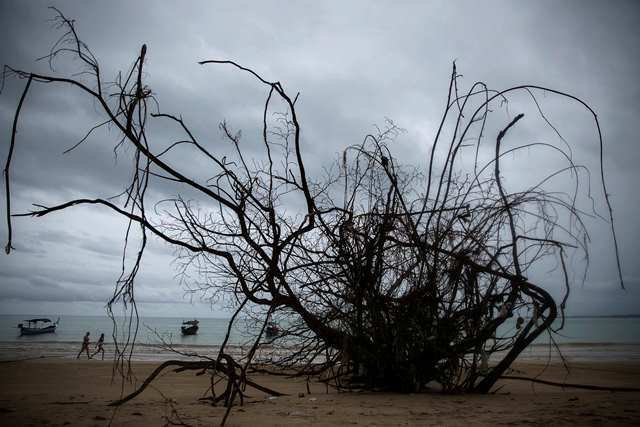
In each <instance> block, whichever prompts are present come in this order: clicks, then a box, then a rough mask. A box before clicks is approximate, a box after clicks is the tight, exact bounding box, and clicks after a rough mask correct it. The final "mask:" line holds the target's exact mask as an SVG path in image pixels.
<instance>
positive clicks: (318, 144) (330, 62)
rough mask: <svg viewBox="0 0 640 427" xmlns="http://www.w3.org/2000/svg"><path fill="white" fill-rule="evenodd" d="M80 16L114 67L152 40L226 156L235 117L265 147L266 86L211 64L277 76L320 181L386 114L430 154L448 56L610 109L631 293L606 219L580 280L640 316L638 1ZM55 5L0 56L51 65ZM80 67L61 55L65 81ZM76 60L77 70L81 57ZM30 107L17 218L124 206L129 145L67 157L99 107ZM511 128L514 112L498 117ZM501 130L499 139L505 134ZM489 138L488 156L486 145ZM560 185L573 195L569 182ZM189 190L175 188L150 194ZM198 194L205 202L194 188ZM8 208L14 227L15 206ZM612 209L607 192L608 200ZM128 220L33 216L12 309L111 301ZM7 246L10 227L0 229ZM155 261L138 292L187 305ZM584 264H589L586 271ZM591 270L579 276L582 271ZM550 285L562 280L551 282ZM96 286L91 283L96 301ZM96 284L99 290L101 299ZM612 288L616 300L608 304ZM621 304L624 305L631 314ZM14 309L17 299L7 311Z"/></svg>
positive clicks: (510, 169)
mask: <svg viewBox="0 0 640 427" xmlns="http://www.w3.org/2000/svg"><path fill="white" fill-rule="evenodd" d="M54 5H56V6H58V7H60V8H61V9H62V10H63V11H64V12H65V13H66V14H68V15H69V16H70V17H73V18H74V19H76V21H77V27H78V30H79V31H80V34H81V35H82V37H83V39H84V40H85V41H86V42H87V44H88V45H89V46H90V47H91V48H92V50H93V51H94V53H95V54H96V56H97V57H98V58H99V60H100V62H101V65H102V67H103V72H104V73H105V75H107V76H115V73H116V72H117V71H118V70H122V69H125V68H127V67H128V66H129V65H130V64H131V63H132V61H133V59H134V58H135V56H136V54H137V52H138V50H139V48H140V46H141V45H142V43H147V44H148V46H149V53H148V58H149V59H148V64H147V73H148V74H147V79H148V82H149V84H150V86H151V87H152V89H153V90H154V93H155V94H156V95H157V97H158V99H159V101H160V105H161V108H162V109H163V111H166V112H170V113H179V114H182V115H183V116H184V118H185V120H186V121H187V122H188V123H189V124H190V125H191V127H192V129H193V130H194V132H195V133H196V135H198V136H199V137H200V138H202V139H203V141H205V142H206V144H207V145H208V146H209V147H214V149H215V150H216V152H224V151H225V150H229V149H230V147H229V146H228V144H226V145H225V144H222V143H221V137H220V132H219V131H218V129H217V124H218V123H219V122H220V121H221V120H223V119H227V120H229V122H230V123H231V124H232V125H233V126H234V127H235V128H237V129H242V130H243V135H244V138H243V144H244V145H243V147H246V149H247V151H248V152H250V153H254V154H255V155H259V154H258V153H259V150H260V147H259V146H258V145H257V144H255V141H257V139H258V138H259V132H260V128H259V126H260V120H261V118H260V116H261V114H262V110H261V108H262V102H263V100H264V96H265V95H266V93H265V90H264V88H263V87H261V86H260V85H259V84H257V83H256V82H255V81H254V80H252V79H251V78H250V77H248V76H246V75H243V74H239V73H236V72H234V71H233V70H231V69H230V68H228V67H218V66H207V67H202V66H199V65H197V64H196V62H197V61H198V60H201V59H210V58H218V59H219V58H224V59H233V60H237V61H238V62H240V63H243V64H246V65H249V66H251V67H253V68H254V69H256V70H258V71H260V72H261V73H262V74H263V75H264V76H265V77H266V78H268V79H273V80H279V81H281V82H282V83H283V85H284V86H285V88H286V89H287V90H288V91H289V92H292V93H296V92H297V91H300V92H301V95H300V100H299V103H298V108H299V115H300V120H301V122H302V125H303V140H304V143H305V146H304V154H305V156H306V158H307V159H308V163H309V168H310V171H311V173H312V174H314V176H320V172H321V167H322V166H326V165H327V164H328V163H329V162H331V160H332V159H335V157H336V155H337V153H339V152H340V151H341V150H342V149H343V148H344V147H345V146H347V145H349V144H353V143H357V142H359V141H360V140H361V138H362V137H363V136H364V135H365V134H366V133H368V132H371V131H372V129H373V125H374V124H381V123H382V122H383V121H384V118H385V117H390V118H392V119H394V121H396V122H397V123H398V124H399V125H400V126H402V127H403V128H405V129H406V133H404V134H402V135H401V136H399V138H398V140H397V141H396V142H395V143H394V146H393V150H394V153H395V155H397V156H398V157H399V159H400V160H401V161H403V162H407V163H409V162H411V163H414V164H415V163H417V164H418V165H420V164H422V165H423V164H424V163H425V162H426V155H427V153H428V150H429V148H430V146H431V143H432V141H433V137H434V134H435V127H436V124H437V121H438V120H439V118H440V114H441V111H442V108H443V104H444V102H445V99H446V89H447V86H446V85H447V84H448V78H449V75H450V71H451V63H452V61H453V60H454V59H455V60H457V64H458V68H459V71H460V72H461V73H462V74H463V75H464V78H463V79H462V82H463V84H465V85H466V87H470V86H471V84H472V83H473V82H474V81H476V80H483V81H486V82H487V83H488V84H489V85H490V86H491V87H494V88H505V87H508V86H510V85H514V84H520V83H524V82H527V83H536V84H541V85H544V86H549V87H553V88H557V89H560V90H563V91H566V92H570V93H572V94H575V95H577V96H580V97H582V98H584V99H585V100H586V101H588V102H589V103H590V104H591V105H592V106H594V108H595V109H596V110H597V112H598V114H599V117H600V120H601V125H602V129H603V132H604V136H605V143H606V159H605V165H606V167H607V170H608V179H609V192H610V193H611V194H612V198H613V202H614V208H615V213H616V219H617V225H618V229H619V234H620V245H621V249H622V254H623V262H624V264H623V268H624V273H625V276H626V277H627V279H628V286H629V291H628V292H627V293H622V292H619V293H618V291H617V289H616V288H615V286H610V284H611V283H613V280H614V279H615V268H614V267H615V264H614V262H613V257H612V246H611V239H610V236H609V234H608V225H607V224H606V223H604V222H602V221H600V222H595V221H594V222H591V221H590V224H591V225H592V247H591V249H592V257H591V264H592V269H591V272H590V275H589V277H588V281H587V284H586V285H585V287H584V288H581V287H579V286H577V287H576V289H575V290H574V293H573V294H572V300H571V301H572V302H575V304H574V306H573V307H574V309H573V310H574V312H576V313H584V312H588V313H595V312H607V313H609V312H611V311H614V312H615V311H616V310H618V311H620V312H622V311H624V312H631V311H633V312H640V301H639V300H638V297H637V291H636V289H637V288H638V286H639V285H638V281H637V278H638V277H640V266H638V265H636V264H637V263H635V262H634V261H635V259H634V256H635V255H634V254H635V242H636V241H637V240H638V239H640V226H639V225H638V224H639V223H638V221H637V213H638V212H639V211H640V200H639V199H640V198H639V197H638V196H637V191H636V189H635V187H634V185H633V183H635V182H638V181H639V178H640V173H639V172H638V163H639V162H640V149H638V141H637V139H638V133H639V132H638V124H637V123H638V121H637V117H638V116H639V115H640V84H639V83H638V82H637V80H636V76H637V75H640V59H639V58H640V32H639V31H638V28H640V22H639V21H640V6H639V5H638V3H636V2H632V1H629V2H622V1H619V2H616V3H615V4H614V5H608V4H604V3H602V2H595V1H566V2H560V3H559V2H555V1H550V0H549V1H539V2H528V3H516V2H508V1H489V2H471V1H469V2H455V3H453V2H446V1H430V2H402V3H401V4H398V3H395V2H393V3H392V2H384V1H380V2H368V1H362V2H348V3H346V4H343V3H339V2H315V3H312V2H293V1H292V2H215V3H212V2H204V1H202V2H190V3H189V6H188V7H186V6H184V5H169V4H166V3H160V2H152V1H148V2H133V3H131V2H124V1H116V2H99V3H93V4H88V3H86V2H82V1H72V2H54ZM51 16H52V12H51V11H49V10H47V9H46V7H44V6H42V5H41V4H38V3H34V2H21V1H17V0H11V1H5V2H2V3H1V4H0V28H1V30H0V31H1V33H0V35H1V36H2V39H3V40H4V42H3V44H2V45H1V46H0V62H2V63H7V64H10V65H12V66H15V67H18V68H25V69H34V68H35V69H36V70H40V71H46V70H47V64H46V63H43V62H39V63H34V62H33V60H34V59H35V58H37V57H40V56H42V55H44V54H46V53H47V51H48V49H49V47H50V46H51V44H52V42H53V41H55V39H56V37H57V36H58V35H59V33H57V32H56V30H55V29H53V28H52V27H51V25H50V24H49V23H47V19H49V18H50V17H51ZM70 65H71V66H73V65H74V64H67V63H65V62H64V61H61V62H60V66H59V68H58V71H59V72H63V71H65V70H67V69H68V68H69V66H70ZM75 65H77V64H75ZM22 85H23V82H19V81H15V80H9V81H7V82H6V85H5V89H4V91H3V93H2V94H1V95H0V130H2V132H3V134H4V135H5V139H4V141H5V143H3V144H1V145H0V157H2V158H4V156H6V153H7V149H8V144H7V143H6V142H7V137H8V135H9V130H10V128H11V122H12V119H13V111H14V108H15V105H16V103H17V100H18V97H19V95H20V91H21V89H22ZM34 89H35V90H33V91H32V92H31V93H30V94H29V97H28V99H27V101H26V104H25V108H24V114H23V117H22V119H21V123H20V128H19V129H20V132H19V134H18V136H19V141H18V146H17V147H16V153H15V160H14V164H13V168H12V174H13V185H14V187H13V188H14V195H13V196H14V200H12V201H13V206H14V209H15V210H16V211H25V210H28V209H29V207H30V203H57V202H61V201H64V200H66V199H68V198H70V197H79V196H89V197H94V196H102V197H103V196H111V195H114V194H116V193H118V192H120V191H122V189H123V187H124V185H125V184H126V183H127V179H128V177H129V174H130V171H129V170H128V168H129V167H130V164H131V163H130V158H129V157H128V156H129V155H130V154H131V153H128V152H127V151H126V150H124V151H122V152H121V153H120V155H119V160H118V162H115V161H114V156H113V153H112V149H113V146H114V144H115V142H116V141H115V139H116V135H117V134H116V132H114V131H111V132H109V131H103V132H97V133H96V135H95V136H94V137H92V138H91V139H89V140H88V141H87V143H86V144H85V145H83V146H82V147H80V148H79V149H78V150H77V151H75V152H72V153H71V154H68V155H62V154H61V152H62V151H63V150H64V149H65V148H67V147H69V146H70V145H71V144H73V143H74V142H75V141H77V140H78V139H79V138H81V137H82V136H83V133H84V132H85V131H86V130H88V129H89V128H90V127H91V126H92V125H93V124H95V123H97V122H99V121H100V119H101V115H100V113H99V110H98V108H97V107H96V106H95V105H93V104H92V103H91V102H87V100H86V99H83V98H82V97H81V96H80V94H79V93H78V92H76V91H70V90H68V88H55V87H53V86H51V85H48V86H42V85H39V86H38V87H36V88H34ZM540 101H541V103H542V104H543V105H544V107H545V111H547V112H548V113H549V116H550V117H552V119H553V120H554V124H556V125H557V126H558V128H559V129H561V131H562V132H563V135H564V136H565V137H566V138H567V139H568V140H569V141H570V142H571V143H572V144H573V149H574V155H575V158H576V159H577V160H578V161H579V162H581V163H585V164H587V165H588V166H590V167H591V168H592V169H593V172H594V176H593V180H594V182H593V185H594V193H595V192H596V190H597V189H598V187H597V186H596V184H597V178H598V177H597V175H598V174H597V173H596V172H597V167H598V164H597V156H598V146H597V141H596V140H595V138H594V127H593V123H592V122H591V121H590V118H589V117H588V114H587V113H586V112H584V111H583V110H581V109H580V108H578V106H577V105H570V104H568V103H567V102H564V101H561V102H559V101H558V100H557V99H555V98H553V97H551V96H547V95H544V94H541V95H540ZM510 111H511V113H512V114H515V113H516V112H520V111H524V112H526V113H527V116H526V119H525V120H524V121H523V124H522V126H521V127H520V128H519V129H514V134H513V136H514V138H516V137H517V138H521V139H522V140H527V141H529V140H545V139H548V138H553V135H552V133H551V132H550V131H549V129H545V128H544V126H543V125H541V119H540V117H539V116H537V113H536V111H535V109H533V108H532V106H531V103H530V100H527V99H526V97H523V98H517V99H514V100H513V102H512V105H511V106H510ZM496 114H497V115H500V117H504V119H505V121H506V120H507V116H506V113H505V112H504V111H499V112H497V113H496ZM502 124H503V123H501V122H500V121H498V122H497V123H496V125H495V126H496V128H492V129H488V132H487V135H489V136H488V137H487V138H489V141H491V140H492V139H493V138H494V136H491V135H495V133H496V132H497V127H499V126H500V125H502ZM175 135H176V132H175V130H172V129H170V128H169V127H168V126H167V125H165V124H159V125H157V127H156V128H155V131H154V133H153V142H152V143H153V144H154V147H158V149H160V147H163V146H166V144H167V143H169V142H170V141H171V139H172V137H174V136H175ZM489 141H488V142H487V144H488V145H487V146H490V142H489ZM487 155H488V154H487ZM172 161H174V162H175V164H176V165H179V166H180V167H181V168H183V170H187V171H189V172H190V173H193V174H195V175H196V176H198V177H199V178H206V177H207V176H208V175H207V174H208V173H209V172H208V169H207V168H206V166H204V165H202V164H199V163H197V164H194V163H193V159H192V157H190V156H188V155H184V156H182V157H181V156H176V157H174V158H172ZM548 162H549V160H548V158H547V157H545V155H543V154H531V155H530V157H528V158H523V159H513V163H512V165H511V166H508V165H507V166H505V175H506V177H507V178H506V182H507V185H509V186H511V187H510V188H515V187H517V186H518V185H522V183H523V182H524V180H525V179H524V178H525V177H526V176H527V175H530V174H535V173H539V172H540V170H541V168H543V167H545V166H546V165H547V164H548ZM560 185H561V186H562V185H565V184H564V183H560ZM176 191H177V189H176V188H175V187H173V186H172V185H170V184H167V183H160V185H157V186H155V187H154V192H153V193H152V194H151V195H150V196H151V198H153V199H159V198H161V197H162V196H164V195H166V194H173V193H175V192H176ZM188 197H192V198H194V199H197V198H198V196H197V194H195V193H188ZM2 202H3V203H2V207H1V208H0V214H1V215H2V216H3V217H4V213H5V211H4V199H2ZM596 202H597V203H598V205H599V209H600V212H601V213H604V212H605V211H604V209H603V206H602V197H601V196H596ZM124 227H125V223H124V222H123V221H121V220H119V219H114V218H113V217H111V216H109V215H108V214H107V213H106V212H105V211H104V210H100V209H96V208H77V209H76V210H73V211H70V212H67V213H62V214H60V215H57V216H53V217H50V218H43V219H37V220H36V219H19V220H16V224H15V238H16V244H15V245H16V248H17V250H16V251H15V253H13V254H12V255H11V256H8V257H6V256H2V257H0V284H1V286H0V307H2V306H3V305H2V304H1V303H2V302H3V301H5V302H6V301H14V300H23V301H32V302H33V304H34V305H33V306H34V307H36V305H35V302H36V301H38V300H40V301H65V300H69V301H82V300H87V301H95V302H99V301H104V298H108V296H109V295H110V293H111V292H112V287H113V282H114V280H115V278H117V274H118V272H119V256H120V251H121V247H122V236H123V235H124ZM0 237H2V238H6V230H4V229H3V230H2V231H1V232H0ZM151 249H152V250H151V251H150V253H149V254H148V255H149V257H148V258H147V260H145V263H144V265H143V271H142V273H141V274H142V275H141V278H140V279H141V281H140V286H141V287H140V294H141V295H143V299H146V300H147V301H149V302H153V301H155V302H159V301H162V302H168V301H183V300H184V299H183V292H182V290H181V289H180V288H179V285H178V283H177V281H176V280H175V278H174V274H175V271H174V270H173V268H172V267H171V265H170V260H171V259H172V252H171V250H170V249H169V248H167V247H166V246H165V245H162V244H159V243H158V242H154V243H153V244H152V246H151ZM577 264H579V262H578V261H576V265H577ZM576 268H577V267H576ZM541 280H543V281H544V280H548V283H549V286H551V287H553V286H554V285H553V283H554V282H553V280H552V279H546V278H544V277H542V278H541ZM87 289H93V290H92V291H89V290H87ZM95 289H99V291H95ZM603 295H608V296H607V297H606V298H605V297H603ZM620 302H624V304H619V303H620ZM5 306H6V305H5Z"/></svg>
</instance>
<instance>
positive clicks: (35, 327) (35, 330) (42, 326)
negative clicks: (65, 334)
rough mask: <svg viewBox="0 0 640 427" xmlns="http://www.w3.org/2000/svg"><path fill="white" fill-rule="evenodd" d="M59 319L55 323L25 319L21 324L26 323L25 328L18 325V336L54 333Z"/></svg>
mask: <svg viewBox="0 0 640 427" xmlns="http://www.w3.org/2000/svg"><path fill="white" fill-rule="evenodd" d="M59 321H60V318H58V320H56V321H55V322H53V323H52V322H51V319H45V318H38V319H26V320H23V322H27V326H24V324H22V323H20V324H18V329H20V335H40V334H51V333H54V332H55V331H56V327H57V326H58V322H59Z"/></svg>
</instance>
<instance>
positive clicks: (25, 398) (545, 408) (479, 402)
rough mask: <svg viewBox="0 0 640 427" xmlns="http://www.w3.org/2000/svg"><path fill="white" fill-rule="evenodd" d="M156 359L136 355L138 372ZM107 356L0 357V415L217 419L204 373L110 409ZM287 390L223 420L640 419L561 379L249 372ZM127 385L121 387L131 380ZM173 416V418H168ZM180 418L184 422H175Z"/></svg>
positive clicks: (633, 368)
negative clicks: (378, 389)
mask: <svg viewBox="0 0 640 427" xmlns="http://www.w3.org/2000/svg"><path fill="white" fill-rule="evenodd" d="M155 366H157V364H156V363H150V362H137V363H135V365H134V367H135V373H136V375H137V378H138V380H139V381H141V380H142V379H144V377H145V374H147V373H149V372H150V371H151V370H152V369H153V368H154V367H155ZM514 369H515V371H514V374H517V375H526V376H539V378H541V379H546V380H552V381H561V382H562V381H564V382H567V383H584V384H594V385H607V386H617V387H639V386H640V364H637V363H620V362H607V363H601V362H590V363H573V364H572V369H571V372H570V373H569V374H567V373H566V371H565V370H564V369H563V368H561V367H560V366H558V365H551V366H549V367H546V369H545V366H544V365H542V364H537V363H519V364H517V365H516V366H514ZM111 372H112V364H111V362H107V361H104V362H102V361H95V360H79V361H76V360H73V361H70V360H55V359H40V360H29V361H21V362H3V363H1V364H0V378H2V388H1V390H0V425H6V426H23V425H33V426H35V425H50V426H65V425H73V426H75V425H82V426H84V425H87V426H104V425H109V423H111V425H114V426H125V425H127V426H133V425H165V424H169V425H176V424H179V425H193V426H199V425H217V424H218V423H219V422H220V420H221V417H222V415H223V413H224V408H222V407H212V406H210V405H209V404H206V403H201V402H198V401H197V399H198V397H200V396H202V395H203V393H205V392H206V390H207V387H208V378H207V377H206V376H205V375H203V376H195V375H194V374H193V373H189V372H184V373H179V374H177V373H173V372H171V373H168V374H166V375H164V376H163V377H162V378H160V379H159V380H158V381H156V382H155V383H154V386H153V387H150V388H148V389H147V390H146V391H145V392H144V393H142V394H141V395H139V396H138V397H137V398H136V399H134V400H132V401H130V402H128V403H127V404H125V405H124V406H121V407H120V408H118V409H117V410H115V411H114V409H113V408H111V407H108V406H107V404H108V403H109V402H110V401H111V400H113V399H116V398H118V397H119V396H120V393H121V383H120V381H119V378H116V380H115V381H114V382H112V376H111ZM253 379H254V380H256V381H257V382H259V383H262V384H264V385H267V386H269V387H271V388H273V389H276V390H278V391H280V392H283V393H286V394H287V396H283V397H278V398H268V397H267V396H266V395H265V393H263V392H260V391H257V390H248V394H249V396H250V398H248V399H247V400H246V401H245V404H244V405H243V406H242V407H240V406H237V407H235V408H234V409H233V411H232V413H231V416H230V419H229V421H228V425H238V426H249V425H258V424H259V425H310V424H313V425H326V426H329V425H355V424H358V425H465V424H466V425H469V424H473V425H521V424H534V425H548V424H554V425H557V424H560V425H632V424H639V423H640V406H639V405H638V403H639V402H640V393H635V392H632V393H629V392H605V391H588V390H580V389H570V388H567V389H562V388H558V387H550V386H545V385H540V384H531V383H529V382H522V381H514V380H503V381H502V382H501V383H499V387H498V388H497V390H496V392H495V393H494V394H492V395H447V396H445V395H442V394H439V393H422V394H408V395H401V394H393V393H371V392H342V393H337V392H336V391H335V390H333V389H331V388H330V389H328V390H327V389H326V388H325V386H324V385H323V384H319V383H313V382H312V383H311V384H310V391H311V393H308V392H307V385H306V382H305V381H304V380H303V379H289V378H282V377H272V376H263V375H257V376H255V377H253ZM131 387H132V386H131V385H129V386H127V387H126V390H131V389H132V388H131ZM172 423H173V424H172ZM180 423H183V424H180Z"/></svg>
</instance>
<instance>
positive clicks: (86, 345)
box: [76, 332, 91, 359]
mask: <svg viewBox="0 0 640 427" xmlns="http://www.w3.org/2000/svg"><path fill="white" fill-rule="evenodd" d="M83 351H86V352H87V359H91V356H89V332H87V333H86V334H85V335H84V338H83V339H82V348H81V349H80V352H78V355H77V356H76V359H80V355H81V354H82V352H83Z"/></svg>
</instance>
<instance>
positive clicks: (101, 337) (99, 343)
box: [91, 334, 104, 360]
mask: <svg viewBox="0 0 640 427" xmlns="http://www.w3.org/2000/svg"><path fill="white" fill-rule="evenodd" d="M103 345H104V334H100V339H99V340H98V342H97V343H96V351H95V352H94V353H93V354H92V355H91V357H92V358H93V356H95V355H96V354H98V353H100V352H102V360H104V348H102V346H103Z"/></svg>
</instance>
